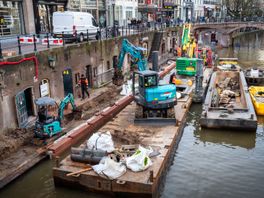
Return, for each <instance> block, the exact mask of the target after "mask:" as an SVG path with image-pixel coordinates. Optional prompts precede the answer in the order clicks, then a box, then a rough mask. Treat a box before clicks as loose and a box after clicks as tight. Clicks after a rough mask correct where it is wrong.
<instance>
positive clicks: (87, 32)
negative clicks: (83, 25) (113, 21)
mask: <svg viewBox="0 0 264 198" xmlns="http://www.w3.org/2000/svg"><path fill="white" fill-rule="evenodd" d="M86 34H87V40H86V41H87V43H89V30H88V29H87V31H86Z"/></svg>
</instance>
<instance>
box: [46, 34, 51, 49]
mask: <svg viewBox="0 0 264 198" xmlns="http://www.w3.org/2000/svg"><path fill="white" fill-rule="evenodd" d="M47 48H50V44H49V33H47Z"/></svg>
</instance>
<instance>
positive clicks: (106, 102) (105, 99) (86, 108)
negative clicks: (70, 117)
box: [81, 86, 121, 120]
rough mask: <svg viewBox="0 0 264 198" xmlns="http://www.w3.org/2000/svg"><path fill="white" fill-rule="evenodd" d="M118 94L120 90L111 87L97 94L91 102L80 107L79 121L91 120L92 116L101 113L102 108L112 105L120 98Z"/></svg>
mask: <svg viewBox="0 0 264 198" xmlns="http://www.w3.org/2000/svg"><path fill="white" fill-rule="evenodd" d="M119 93H120V89H117V88H116V87H114V86H111V87H109V89H108V90H107V91H105V92H103V93H101V94H99V95H98V96H97V97H96V98H95V99H94V100H91V101H89V102H87V103H85V104H84V105H82V106H81V110H82V115H81V119H83V120H87V119H89V118H91V117H92V116H93V115H94V114H96V113H98V112H100V111H102V110H103V109H104V108H106V107H108V106H111V105H112V104H114V102H115V101H116V100H118V99H119V98H120V97H121V96H120V95H119Z"/></svg>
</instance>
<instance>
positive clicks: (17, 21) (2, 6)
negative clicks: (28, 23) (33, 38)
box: [0, 0, 25, 36]
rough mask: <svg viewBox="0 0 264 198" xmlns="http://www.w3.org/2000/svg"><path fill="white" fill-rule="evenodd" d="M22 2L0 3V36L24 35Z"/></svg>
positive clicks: (20, 0)
mask: <svg viewBox="0 0 264 198" xmlns="http://www.w3.org/2000/svg"><path fill="white" fill-rule="evenodd" d="M24 27H25V26H24V19H23V9H22V0H16V1H0V36H7V35H17V34H22V33H24Z"/></svg>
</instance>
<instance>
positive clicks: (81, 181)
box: [53, 90, 192, 197]
mask: <svg viewBox="0 0 264 198" xmlns="http://www.w3.org/2000/svg"><path fill="white" fill-rule="evenodd" d="M191 91H192V90H190V92H189V94H188V95H185V96H184V97H183V98H180V99H179V100H178V103H177V105H175V107H174V108H175V112H176V114H175V117H176V120H177V122H176V125H175V124H174V125H162V126H161V125H160V124H159V123H157V124H156V125H153V124H151V125H149V124H140V125H135V124H134V118H135V113H134V112H135V107H136V105H135V103H134V102H133V103H132V104H130V105H128V106H127V107H126V108H124V109H123V110H122V111H121V112H120V113H119V114H118V115H117V116H116V117H115V118H114V119H113V120H112V121H109V122H107V123H106V124H105V125H104V126H102V128H100V131H110V133H111V135H112V137H113V141H114V144H115V147H116V148H120V146H122V145H133V144H140V145H143V146H145V147H146V146H150V147H152V148H153V150H156V151H157V152H158V153H159V154H158V155H157V156H155V157H153V158H151V161H152V163H153V164H152V166H150V167H149V168H148V169H146V170H145V171H141V172H133V171H131V170H129V169H127V171H126V172H125V174H123V175H122V176H121V177H119V178H118V179H114V180H110V179H107V178H104V177H100V176H99V175H98V174H96V173H95V172H94V171H93V170H90V171H87V172H82V173H80V174H78V176H77V177H76V176H67V174H68V175H69V173H72V172H80V171H81V170H82V169H83V168H84V166H86V165H85V164H83V163H79V162H74V161H72V160H71V157H70V155H68V156H67V157H66V158H64V159H63V160H62V161H60V162H59V163H56V167H54V168H53V177H54V181H55V185H56V186H58V185H66V186H71V187H72V186H76V187H81V188H84V189H86V190H89V191H97V192H98V191H99V192H101V193H102V192H104V193H109V194H118V195H120V194H121V195H122V194H125V195H126V196H128V195H131V196H133V197H139V196H147V197H158V196H159V192H160V187H161V184H162V182H161V181H162V179H163V176H164V175H165V173H166V170H167V168H168V166H169V165H170V158H171V157H172V153H173V152H174V151H175V149H176V148H177V145H178V143H179V141H180V138H181V135H182V131H183V127H184V125H185V119H186V116H187V113H188V109H189V108H190V105H191V102H192V97H191ZM83 146H84V144H83V145H81V146H80V148H82V147H83Z"/></svg>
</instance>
